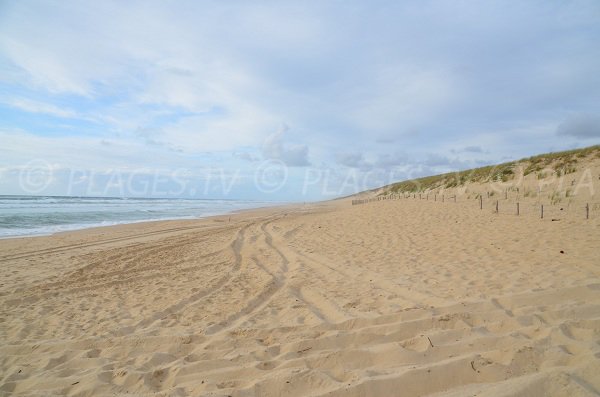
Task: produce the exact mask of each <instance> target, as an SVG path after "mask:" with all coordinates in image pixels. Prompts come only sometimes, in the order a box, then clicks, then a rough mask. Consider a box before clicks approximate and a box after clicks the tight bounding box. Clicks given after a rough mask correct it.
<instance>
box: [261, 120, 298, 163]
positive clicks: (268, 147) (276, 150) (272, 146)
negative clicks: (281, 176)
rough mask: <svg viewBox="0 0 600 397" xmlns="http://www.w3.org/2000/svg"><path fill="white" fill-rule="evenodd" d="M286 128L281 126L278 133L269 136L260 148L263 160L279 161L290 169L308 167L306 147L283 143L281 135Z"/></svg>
mask: <svg viewBox="0 0 600 397" xmlns="http://www.w3.org/2000/svg"><path fill="white" fill-rule="evenodd" d="M287 129H288V127H287V126H285V125H284V126H283V127H282V128H281V129H280V130H279V131H277V132H276V133H274V134H271V135H270V136H269V137H267V139H265V142H264V144H263V147H262V155H263V157H264V158H265V159H275V160H281V161H283V162H284V163H285V164H286V165H288V166H290V167H304V166H308V165H310V162H309V161H308V146H306V145H301V144H291V143H287V144H286V143H284V142H283V134H284V133H285V131H287Z"/></svg>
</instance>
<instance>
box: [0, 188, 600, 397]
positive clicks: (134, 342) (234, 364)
mask: <svg viewBox="0 0 600 397" xmlns="http://www.w3.org/2000/svg"><path fill="white" fill-rule="evenodd" d="M350 200H351V199H346V200H340V201H336V202H330V203H322V204H315V205H307V206H297V207H287V208H277V209H269V210H260V211H250V212H245V213H240V214H236V215H234V216H232V217H231V221H230V222H229V221H228V218H227V217H215V218H210V219H206V220H200V221H177V222H175V221H173V222H156V223H148V224H136V225H127V226H119V227H110V228H99V229H90V230H86V231H79V232H72V233H65V234H59V235H55V236H50V237H39V238H30V239H13V240H4V241H0V262H1V264H2V266H1V270H0V300H1V302H2V305H1V307H2V309H1V310H2V313H1V320H0V321H1V322H0V338H1V340H2V346H1V347H0V368H1V373H2V375H1V378H0V392H1V393H2V394H3V395H21V396H25V395H30V396H39V395H72V396H85V395H140V396H142V395H143V396H146V395H165V396H171V395H172V396H188V395H189V396H197V395H207V396H227V395H231V396H254V395H265V396H278V395H286V396H304V395H311V396H338V395H339V396H372V395H379V396H391V395H401V396H421V395H435V396H469V395H470V396H473V395H493V396H513V395H522V396H592V395H598V393H599V392H600V376H599V375H598V374H600V345H599V343H598V341H599V340H600V250H599V248H598V247H600V217H599V216H597V214H595V213H594V216H593V217H592V218H591V219H589V220H585V218H584V217H583V216H581V214H580V213H577V215H572V216H571V215H569V216H563V217H562V218H561V220H560V221H552V220H551V219H550V218H546V219H544V220H541V219H539V218H538V217H537V216H534V215H533V214H531V215H530V216H526V215H527V214H524V215H521V216H519V217H517V216H514V215H513V214H509V213H505V214H503V213H500V214H495V213H493V211H492V209H490V208H486V210H480V209H479V208H478V206H477V205H476V201H475V200H473V199H467V197H466V196H460V198H459V200H457V202H456V203H455V202H453V201H450V200H447V201H445V202H444V203H442V202H440V201H432V200H418V199H400V200H385V201H376V202H372V203H369V204H366V205H356V206H352V205H351V203H350ZM582 200H583V199H582ZM586 200H587V199H586ZM509 202H510V201H509V200H507V201H506V203H509ZM581 203H583V201H581V202H577V206H576V207H577V208H579V207H581V205H580V204H581ZM530 204H531V205H532V206H533V205H534V202H533V201H532V202H531V203H530ZM573 208H575V206H574V207H573ZM555 210H557V211H560V210H558V209H555ZM563 213H565V212H564V211H563ZM569 214H574V212H569Z"/></svg>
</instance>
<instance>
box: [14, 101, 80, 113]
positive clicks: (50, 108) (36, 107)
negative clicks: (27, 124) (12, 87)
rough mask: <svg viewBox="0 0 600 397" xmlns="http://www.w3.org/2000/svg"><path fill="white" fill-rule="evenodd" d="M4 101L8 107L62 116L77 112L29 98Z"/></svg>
mask: <svg viewBox="0 0 600 397" xmlns="http://www.w3.org/2000/svg"><path fill="white" fill-rule="evenodd" d="M4 103H6V104H7V105H8V106H10V107H13V108H16V109H20V110H24V111H26V112H30V113H42V114H48V115H51V116H56V117H62V118H74V117H77V114H76V113H75V112H74V111H72V110H70V109H66V108H59V107H58V106H54V105H52V104H48V103H43V102H37V101H32V100H29V99H8V100H6V101H5V102H4Z"/></svg>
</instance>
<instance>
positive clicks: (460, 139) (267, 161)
mask: <svg viewBox="0 0 600 397" xmlns="http://www.w3.org/2000/svg"><path fill="white" fill-rule="evenodd" d="M599 43H600V2H599V1H597V0H590V1H460V0H458V1H334V0H331V1H293V2H292V1H289V2H286V1H277V2H275V1H225V2H223V1H169V0H165V1H127V2H123V1H114V2H113V1H31V0H23V1H9V0H0V194H36V195H87V196H148V197H193V198H215V199H221V198H228V199H249V200H274V201H310V200H320V199H327V198H332V197H338V196H343V195H346V194H351V193H355V192H357V191H360V190H364V189H368V188H373V187H377V186H381V185H384V184H387V183H391V182H394V181H398V180H404V179H408V178H414V177H418V176H424V175H432V174H437V173H441V172H449V171H455V170H461V169H467V168H472V167H476V166H481V165H484V164H494V163H498V162H503V161H508V160H514V159H519V158H522V157H526V156H530V155H534V154H538V153H543V152H548V151H557V150H565V149H571V148H577V147H584V146H589V145H593V144H597V143H599V142H600V73H599V71H600V45H599Z"/></svg>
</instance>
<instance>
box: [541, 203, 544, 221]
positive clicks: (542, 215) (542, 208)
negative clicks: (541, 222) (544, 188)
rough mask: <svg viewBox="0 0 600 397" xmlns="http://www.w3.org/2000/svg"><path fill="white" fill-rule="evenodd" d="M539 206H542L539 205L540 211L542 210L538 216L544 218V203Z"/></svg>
mask: <svg viewBox="0 0 600 397" xmlns="http://www.w3.org/2000/svg"><path fill="white" fill-rule="evenodd" d="M541 206H542V207H541V211H542V212H541V216H540V218H541V219H544V204H542V205H541Z"/></svg>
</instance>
